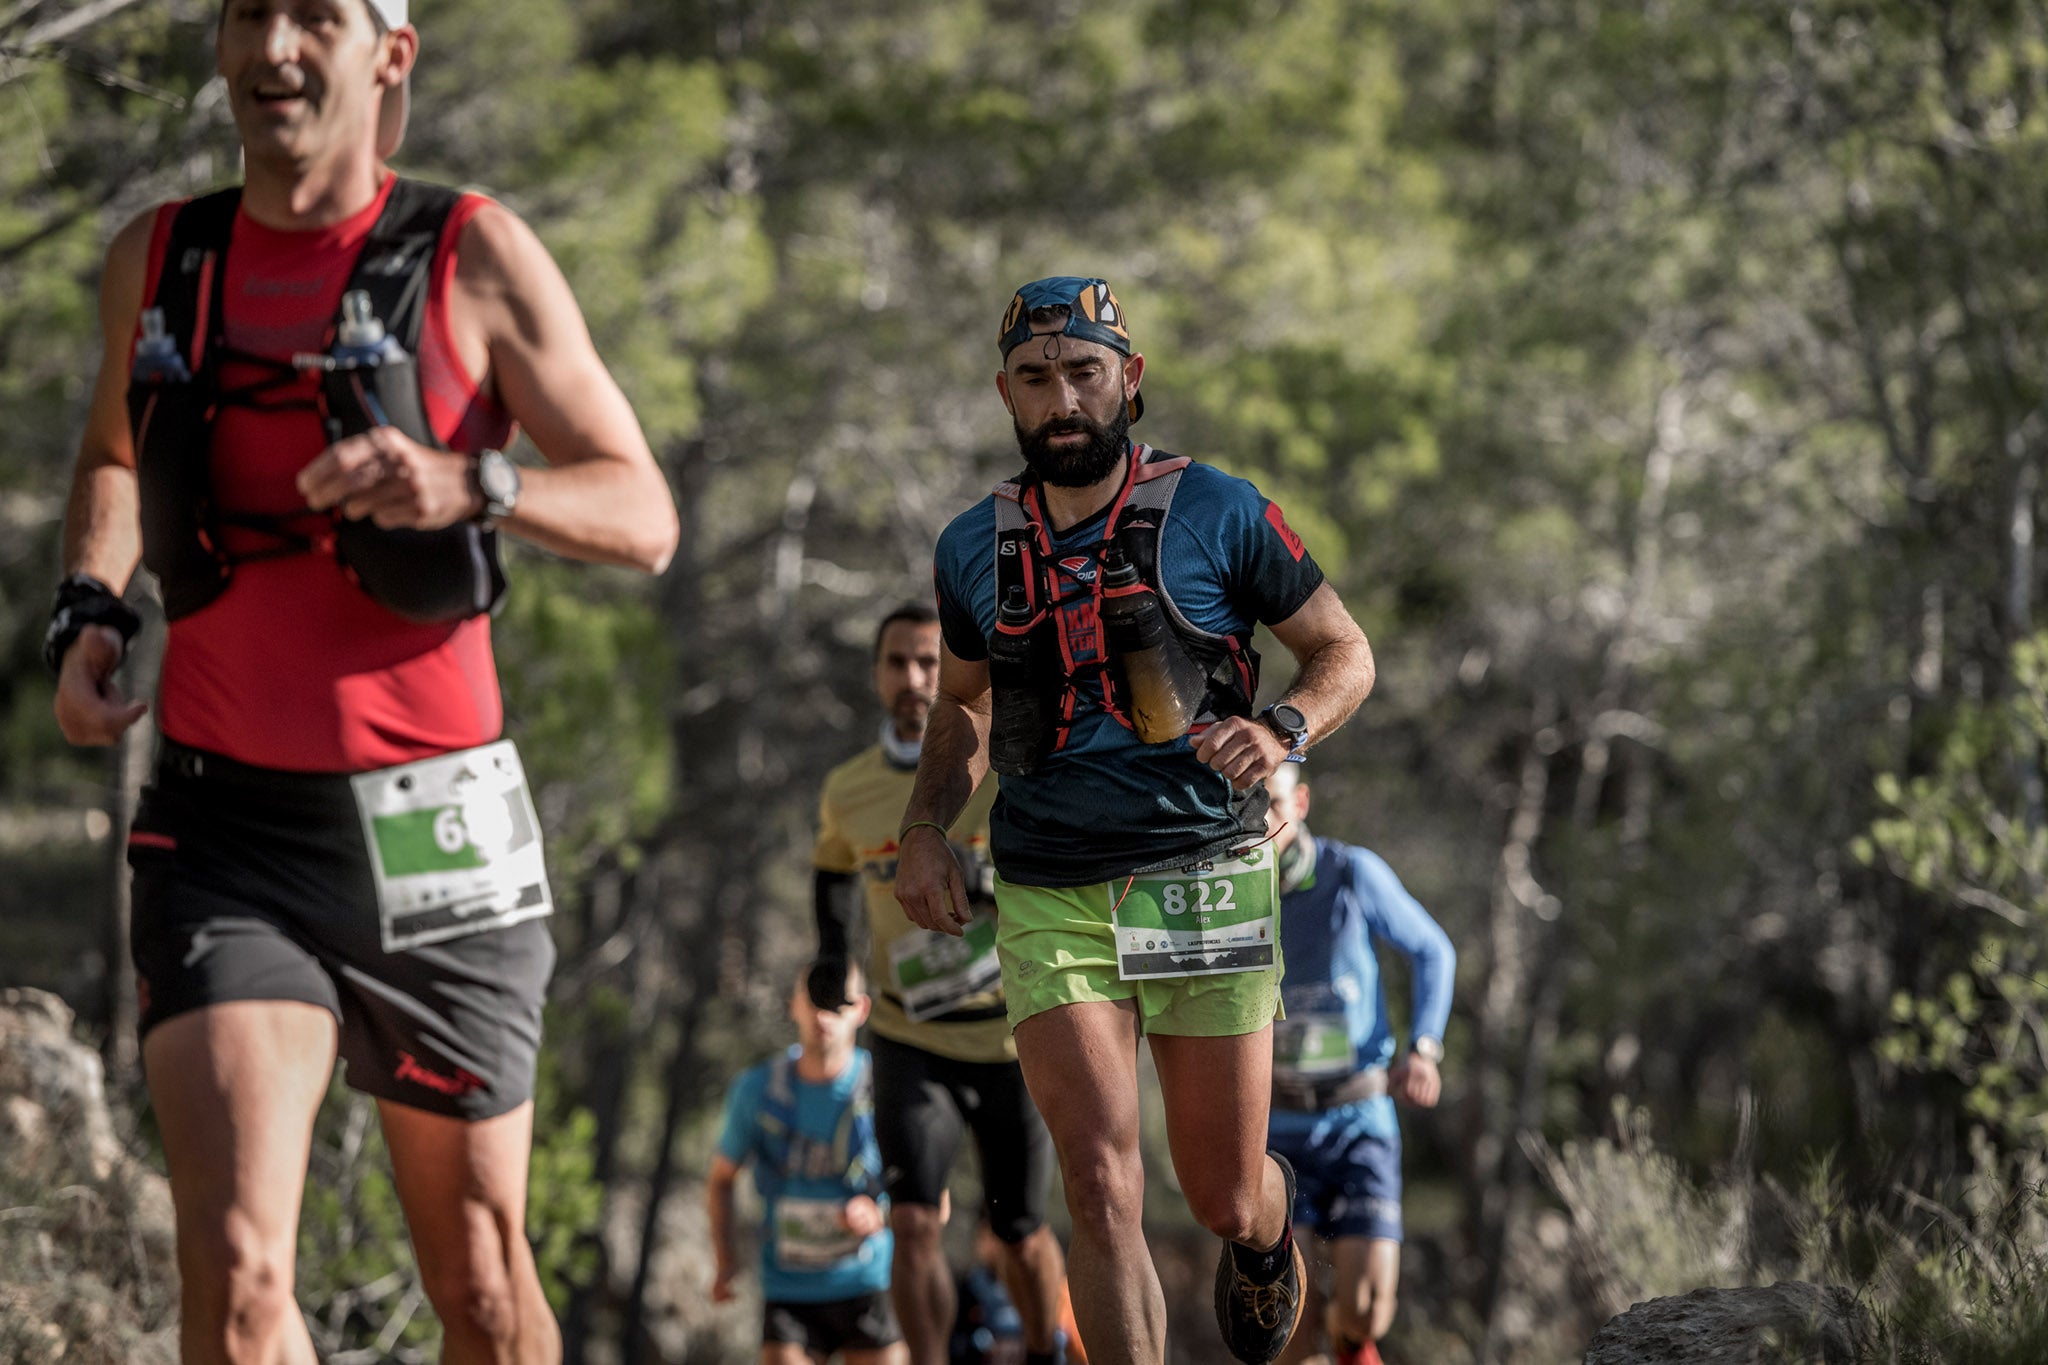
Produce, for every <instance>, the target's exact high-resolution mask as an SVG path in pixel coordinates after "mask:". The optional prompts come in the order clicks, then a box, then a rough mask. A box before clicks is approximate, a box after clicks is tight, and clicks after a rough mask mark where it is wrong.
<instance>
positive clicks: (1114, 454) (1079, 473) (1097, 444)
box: [1013, 403, 1131, 488]
mask: <svg viewBox="0 0 2048 1365" xmlns="http://www.w3.org/2000/svg"><path fill="white" fill-rule="evenodd" d="M1013 425H1014V423H1013ZM1074 431H1078V432H1084V433H1086V435H1087V437H1088V440H1087V442H1086V443H1085V444H1083V445H1078V446H1055V445H1054V444H1052V438H1053V437H1055V436H1059V435H1063V434H1065V433H1067V432H1074ZM1130 431H1131V410H1130V407H1129V405H1128V404H1125V403H1118V404H1117V405H1116V412H1115V413H1114V414H1113V415H1112V416H1111V417H1110V419H1109V421H1108V422H1096V421H1092V420H1090V419H1089V418H1086V417H1057V418H1054V419H1053V420H1052V421H1049V422H1047V423H1045V424H1044V425H1043V426H1041V427H1039V428H1038V430H1036V431H1032V432H1026V431H1025V430H1024V428H1023V427H1021V426H1019V427H1017V448H1018V449H1019V450H1021V451H1023V452H1024V463H1025V464H1026V465H1027V466H1029V468H1030V470H1031V472H1032V473H1034V474H1036V475H1037V476H1038V477H1039V478H1040V479H1042V480H1044V481H1045V482H1046V483H1049V484H1051V485H1052V486H1053V487H1054V488H1087V487H1089V486H1090V485H1091V484H1098V483H1101V482H1102V481H1103V480H1104V479H1106V478H1108V477H1109V476H1110V475H1111V474H1114V473H1115V472H1116V465H1117V461H1118V460H1121V459H1122V458H1123V456H1124V451H1125V450H1126V449H1127V448H1128V447H1129V445H1130Z"/></svg>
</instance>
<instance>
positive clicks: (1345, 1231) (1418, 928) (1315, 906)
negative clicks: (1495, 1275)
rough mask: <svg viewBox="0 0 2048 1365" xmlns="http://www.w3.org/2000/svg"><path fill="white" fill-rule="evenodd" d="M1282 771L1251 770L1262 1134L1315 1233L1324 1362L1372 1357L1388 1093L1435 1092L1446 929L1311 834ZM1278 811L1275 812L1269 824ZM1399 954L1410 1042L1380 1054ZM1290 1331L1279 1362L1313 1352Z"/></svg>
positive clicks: (1353, 854)
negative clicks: (1323, 1243) (1320, 1259)
mask: <svg viewBox="0 0 2048 1365" xmlns="http://www.w3.org/2000/svg"><path fill="white" fill-rule="evenodd" d="M1299 771H1300V770H1299V769H1297V768H1282V769H1281V770H1280V771H1279V772H1277V773H1275V774H1274V775H1273V776H1272V777H1270V778H1268V779H1267V780H1266V787H1267V790H1268V791H1269V792H1270V793H1271V794H1272V798H1273V804H1272V809H1271V813H1270V815H1269V817H1268V818H1269V820H1270V821H1271V822H1272V823H1273V824H1274V825H1275V826H1276V827H1278V828H1279V831H1280V832H1279V833H1278V835H1277V836H1276V837H1275V839H1274V844H1275V846H1276V847H1277V848H1278V850H1279V859H1280V890H1281V900H1280V941H1281V947H1282V951H1283V955H1284V957H1285V960H1286V962H1287V976H1286V979H1285V981H1284V982H1283V984H1282V987H1281V994H1282V998H1283V1000H1284V1002H1285V1004H1286V1007H1287V1018H1286V1019H1285V1020H1283V1021H1281V1022H1280V1023H1278V1024H1276V1025H1275V1026H1274V1033H1273V1107H1272V1118H1271V1120H1270V1129H1271V1131H1270V1137H1269V1142H1270V1145H1271V1146H1272V1148H1273V1150H1274V1151H1276V1152H1279V1153H1281V1154H1282V1155H1284V1156H1285V1157H1287V1159H1288V1160H1289V1161H1291V1162H1292V1163H1293V1164H1294V1170H1295V1175H1296V1178H1297V1180H1298V1182H1299V1183H1298V1185H1297V1190H1296V1198H1295V1207H1294V1216H1295V1221H1296V1222H1297V1224H1299V1225H1301V1231H1300V1232H1298V1233H1297V1236H1298V1237H1301V1238H1304V1239H1305V1238H1306V1236H1307V1234H1308V1232H1310V1231H1313V1232H1314V1233H1315V1234H1316V1235H1317V1236H1318V1237H1321V1238H1323V1239H1325V1240H1327V1241H1328V1242H1329V1243H1330V1250H1331V1255H1332V1259H1333V1260H1334V1262H1335V1272H1336V1273H1335V1275H1334V1276H1333V1285H1332V1290H1331V1294H1330V1299H1329V1303H1328V1307H1327V1311H1326V1313H1325V1325H1326V1327H1327V1329H1328V1331H1329V1336H1330V1346H1331V1350H1332V1352H1333V1354H1334V1357H1335V1360H1336V1365H1378V1362H1379V1359H1380V1357H1379V1350H1378V1345H1377V1343H1378V1341H1379V1339H1380V1338H1381V1337H1382V1336H1384V1335H1385V1334H1386V1331H1387V1328H1388V1327H1389V1326H1390V1325H1391V1324H1392V1323H1393V1320H1394V1303H1395V1288H1396V1286H1397V1284H1398V1283H1399V1280H1400V1271H1401V1130H1400V1126H1399V1124H1398V1123H1397V1122H1396V1120H1395V1116H1394V1099H1395V1097H1396V1096H1398V1097H1400V1098H1401V1099H1403V1100H1406V1101H1407V1102H1409V1103H1411V1104H1415V1105H1419V1106H1421V1107H1423V1108H1428V1107H1430V1106H1433V1105H1434V1104H1435V1103H1436V1102H1437V1098H1438V1096H1439V1094H1440V1093H1441V1090H1442V1081H1441V1078H1440V1077H1439V1075H1438V1073H1437V1064H1438V1062H1439V1061H1440V1060H1441V1059H1442V1057H1443V1036H1444V1027H1445V1025H1446V1024H1447V1023H1448V1021H1449V1019H1450V1014H1451V985H1452V979H1453V977H1454V976H1455V975H1456V971H1457V962H1458V956H1457V951H1456V950H1455V949H1454V948H1453V947H1452V946H1451V940H1450V938H1449V936H1448V935H1446V934H1445V933H1444V931H1443V929H1442V928H1441V927H1440V926H1439V925H1438V924H1437V922H1436V921H1435V920H1433V919H1431V918H1430V916H1429V912H1428V911H1426V910H1424V909H1423V908H1422V906H1421V905H1420V904H1419V903H1418V902H1417V901H1416V899H1415V898H1414V897H1413V896H1411V895H1409V894H1408V891H1407V889H1406V888H1405V887H1403V886H1402V885H1401V881H1400V878H1398V877H1396V876H1395V875H1394V871H1393V869H1392V868H1390V867H1388V866H1387V864H1386V862H1385V861H1384V860H1383V859H1381V858H1380V857H1379V856H1378V855H1377V854H1374V853H1370V852H1368V851H1366V850H1365V849H1362V848H1354V847H1352V846H1351V845H1349V844H1341V843H1338V842H1337V841H1336V840H1334V839H1319V838H1316V837H1314V836H1313V835H1311V834H1310V833H1309V831H1308V827H1307V825H1306V824H1305V823H1304V822H1305V819H1306V817H1307V815H1308V805H1309V790H1308V787H1307V785H1306V784H1305V783H1303V782H1302V781H1301V780H1300V778H1299V776H1298V774H1299ZM1283 822H1284V823H1283ZM1379 944H1385V945H1387V946H1388V947H1390V948H1392V949H1394V951H1396V952H1398V953H1400V954H1401V955H1402V956H1403V957H1405V958H1407V959H1408V962H1409V968H1410V972H1409V975H1410V978H1411V981H1412V985H1413V988H1414V1001H1413V1008H1412V1010H1411V1012H1410V1029H1411V1034H1412V1041H1411V1043H1410V1044H1409V1051H1408V1054H1407V1056H1405V1057H1404V1058H1402V1059H1401V1060H1400V1061H1398V1062H1397V1061H1395V1046H1394V1034H1393V1029H1392V1027H1391V1025H1390V1024H1389V1022H1388V1019H1387V1001H1386V991H1385V988H1384V987H1383V985H1382V984H1381V981H1380V969H1379V959H1378V957H1377V956H1376V955H1375V952H1374V949H1375V946H1376V945H1379ZM1315 1335H1316V1334H1315V1333H1314V1332H1300V1333H1297V1334H1296V1336H1295V1339H1294V1342H1293V1343H1292V1344H1291V1346H1290V1348H1289V1351H1288V1353H1287V1354H1286V1355H1284V1356H1283V1357H1282V1358H1281V1359H1282V1362H1283V1365H1284V1363H1285V1362H1291V1361H1299V1360H1305V1359H1308V1358H1309V1357H1310V1356H1311V1355H1313V1354H1314V1353H1315V1352H1316V1350H1317V1342H1316V1340H1315Z"/></svg>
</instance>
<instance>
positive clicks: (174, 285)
mask: <svg viewBox="0 0 2048 1365" xmlns="http://www.w3.org/2000/svg"><path fill="white" fill-rule="evenodd" d="M241 206H242V187H241V186H239V185H231V186H229V187H228V188H227V189H224V190H215V191H214V192H213V193H212V194H203V195H201V196H199V198H197V199H194V200H192V201H191V202H190V203H188V204H186V205H184V207H182V208H180V209H179V210H178V212H177V215H176V216H175V217H174V218H172V219H171V231H170V235H169V237H168V239H167V240H166V241H165V242H164V256H163V261H162V263H161V264H160V265H159V267H158V270H157V279H156V296H155V297H154V298H152V299H151V300H150V301H149V303H150V306H151V307H153V308H159V309H161V310H163V315H164V332H165V334H166V335H168V336H171V337H174V338H176V340H177V342H178V350H179V351H180V353H182V354H183V355H184V357H185V363H186V364H187V365H188V366H190V367H191V370H192V373H193V374H195V375H197V374H199V373H200V371H201V369H202V368H204V367H206V366H208V365H209V363H210V362H211V361H212V359H213V358H214V352H215V351H216V350H217V349H218V347H217V346H216V345H215V343H216V342H217V341H218V339H219V337H220V333H221V308H222V305H223V303H224V301H225V300H226V298H227V292H226V290H227V285H226V281H227V273H228V272H227V257H228V242H229V241H230V240H231V239H232V238H233V236H234V230H235V214H236V213H237V212H238V211H239V210H240V209H241Z"/></svg>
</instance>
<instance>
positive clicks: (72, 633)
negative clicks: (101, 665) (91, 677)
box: [43, 573, 142, 673]
mask: <svg viewBox="0 0 2048 1365" xmlns="http://www.w3.org/2000/svg"><path fill="white" fill-rule="evenodd" d="M87 626H111V627H113V628H114V629H115V630H116V631H119V632H120V635H121V657H122V658H124V659H125V658H127V657H128V642H129V641H130V640H133V639H134V638H135V632H136V631H138V630H141V629H142V618H141V617H140V616H137V615H136V614H135V609H134V608H133V607H131V606H129V605H128V604H127V603H126V602H123V601H122V600H121V595H120V594H119V593H117V592H115V591H114V590H113V589H112V588H110V587H108V586H107V585H106V584H104V583H102V582H100V581H99V580H98V579H97V578H94V577H93V576H92V575H91V574H86V573H75V574H72V575H71V576H70V577H69V578H67V579H65V580H64V581H63V582H62V583H59V584H58V585H57V600H56V602H55V603H54V604H52V606H51V607H50V627H49V629H48V630H45V631H44V632H43V662H44V663H46V664H48V665H49V666H50V671H51V672H52V673H62V672H63V671H64V656H65V655H66V654H69V653H70V652H71V645H72V642H73V641H75V640H77V639H78V633H79V632H80V631H82V630H84V629H85V628H86V627H87Z"/></svg>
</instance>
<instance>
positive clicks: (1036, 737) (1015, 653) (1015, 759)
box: [988, 585, 1058, 777]
mask: <svg viewBox="0 0 2048 1365" xmlns="http://www.w3.org/2000/svg"><path fill="white" fill-rule="evenodd" d="M1036 619H1037V614H1036V613H1035V612H1034V611H1032V609H1031V604H1030V603H1029V602H1028V601H1027V600H1026V599H1025V592H1024V589H1023V588H1022V587H1021V586H1015V585H1013V586H1012V587H1011V588H1010V591H1009V595H1008V596H1007V597H1006V598H1004V600H1003V602H1002V605H1001V606H999V607H998V608H997V609H996V633H995V634H994V635H992V636H990V637H989V642H988V683H989V692H990V694H991V702H990V712H991V715H990V721H989V732H988V763H989V766H990V767H991V768H994V769H995V770H996V771H997V772H999V773H1003V774H1005V775H1007V776H1010V777H1023V776H1026V775H1028V774H1030V773H1032V772H1034V771H1036V770H1037V768H1038V765H1039V764H1040V763H1041V762H1043V761H1044V759H1045V756H1046V755H1047V754H1050V753H1051V752H1052V746H1053V738H1054V735H1055V733H1056V722H1055V720H1054V717H1053V707H1054V705H1055V701H1054V699H1055V697H1056V696H1057V695H1058V694H1057V692H1056V691H1055V690H1054V689H1055V688H1056V687H1057V685H1058V680H1057V679H1054V678H1048V677H1046V676H1044V672H1043V665H1042V664H1041V663H1040V662H1039V656H1038V654H1037V652H1036V651H1035V649H1034V647H1033V644H1032V630H1033V627H1034V625H1035V624H1036Z"/></svg>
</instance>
